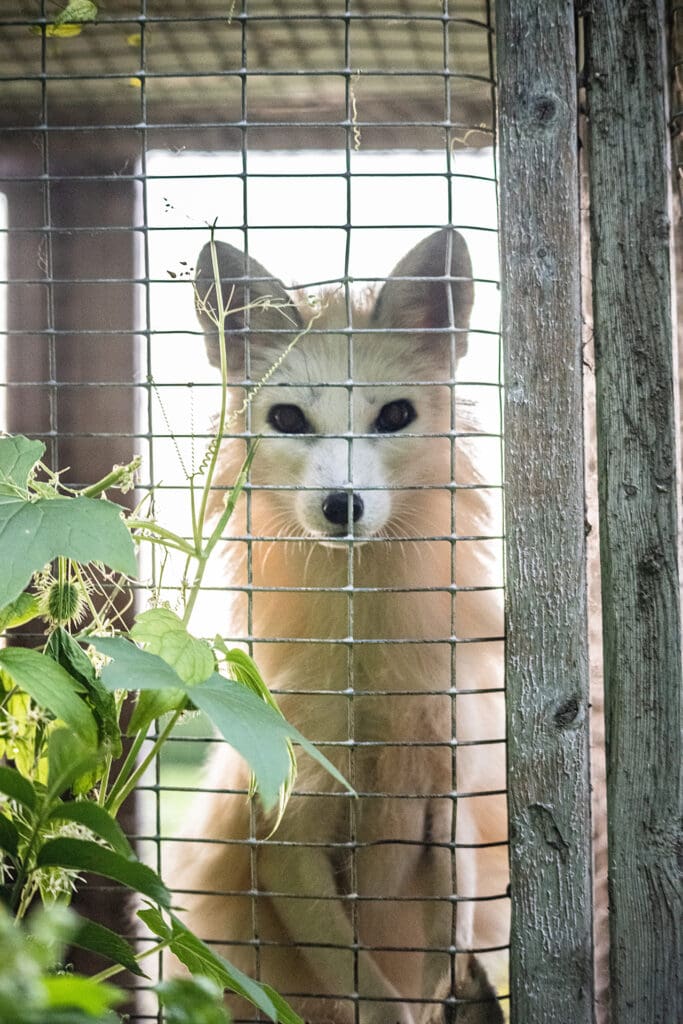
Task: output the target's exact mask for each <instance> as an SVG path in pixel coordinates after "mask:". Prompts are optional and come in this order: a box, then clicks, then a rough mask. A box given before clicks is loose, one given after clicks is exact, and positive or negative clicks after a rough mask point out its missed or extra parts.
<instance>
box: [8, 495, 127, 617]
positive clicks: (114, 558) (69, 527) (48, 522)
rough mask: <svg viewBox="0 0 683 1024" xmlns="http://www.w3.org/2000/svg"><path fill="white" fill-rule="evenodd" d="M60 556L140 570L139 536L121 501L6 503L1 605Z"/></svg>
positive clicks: (14, 500) (63, 499)
mask: <svg viewBox="0 0 683 1024" xmlns="http://www.w3.org/2000/svg"><path fill="white" fill-rule="evenodd" d="M58 555H64V556H65V557H66V558H72V559H73V560H74V561H76V562H82V563H87V562H104V563H105V565H108V566H109V567H110V568H111V569H115V570H116V571H117V572H122V573H126V574H127V575H129V576H132V575H135V573H136V572H137V563H136V560H135V549H134V545H133V540H132V538H131V535H130V532H129V530H128V529H127V527H126V525H125V523H124V522H123V519H122V517H121V508H120V507H119V506H118V505H113V504H112V503H111V502H108V501H103V500H101V499H99V498H38V499H37V500H36V501H22V500H20V499H12V500H7V501H0V564H1V565H2V569H3V571H2V576H1V577H0V608H3V607H4V606H5V605H7V604H9V603H10V601H13V600H14V599H15V598H16V597H18V596H19V594H20V593H21V592H22V590H24V589H25V587H26V586H27V584H28V582H29V580H30V579H31V576H32V575H33V573H34V572H36V571H37V570H38V569H42V568H43V566H45V565H47V563H48V562H51V561H52V559H53V558H56V557H57V556H58Z"/></svg>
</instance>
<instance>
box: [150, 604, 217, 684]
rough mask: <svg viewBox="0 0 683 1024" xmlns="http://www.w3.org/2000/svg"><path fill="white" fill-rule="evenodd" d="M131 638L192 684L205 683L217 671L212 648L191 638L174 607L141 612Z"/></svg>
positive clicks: (201, 641) (183, 679) (184, 680)
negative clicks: (172, 609) (173, 609)
mask: <svg viewBox="0 0 683 1024" xmlns="http://www.w3.org/2000/svg"><path fill="white" fill-rule="evenodd" d="M130 635H131V636H132V637H133V639H134V640H137V641H138V643H141V644H144V646H145V648H146V650H148V651H149V652H150V653H151V654H158V655H159V657H160V658H163V659H164V661H165V662H166V663H167V664H169V665H170V666H171V667H172V668H174V669H175V670H176V672H177V673H178V675H179V676H180V678H181V679H182V681H183V682H184V683H187V684H188V685H192V684H193V683H201V682H202V681H203V680H204V679H208V678H209V676H210V675H211V673H212V672H213V671H214V668H215V663H214V656H213V651H212V650H211V648H210V647H209V646H208V644H206V643H204V641H203V640H197V638H196V637H193V636H191V635H190V633H188V631H187V629H186V628H185V626H184V625H183V623H182V621H181V620H180V618H179V617H178V616H177V615H176V614H175V612H172V611H171V610H170V608H150V610H149V611H146V612H141V613H140V614H139V615H138V616H136V619H135V625H134V626H133V628H132V629H131V631H130Z"/></svg>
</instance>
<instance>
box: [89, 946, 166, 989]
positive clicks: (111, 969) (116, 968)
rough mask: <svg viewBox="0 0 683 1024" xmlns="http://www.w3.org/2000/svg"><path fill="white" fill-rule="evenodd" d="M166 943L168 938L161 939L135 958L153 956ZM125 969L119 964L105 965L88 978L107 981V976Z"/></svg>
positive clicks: (164, 947) (95, 980)
mask: <svg viewBox="0 0 683 1024" xmlns="http://www.w3.org/2000/svg"><path fill="white" fill-rule="evenodd" d="M168 944H169V940H168V939H162V941H161V942H157V943H156V945H154V946H150V947H149V949H146V950H145V951H144V953H137V954H136V956H135V959H136V960H137V961H138V962H139V961H140V960H144V959H145V957H147V956H154V954H155V953H160V952H161V950H162V949H166V948H167V946H168ZM125 969H126V968H125V967H123V966H122V965H121V964H112V966H111V967H106V968H105V969H104V970H103V971H100V972H99V973H98V974H93V975H92V976H91V978H90V980H91V981H94V982H100V981H107V980H108V979H109V978H113V977H115V975H117V974H120V973H121V971H125Z"/></svg>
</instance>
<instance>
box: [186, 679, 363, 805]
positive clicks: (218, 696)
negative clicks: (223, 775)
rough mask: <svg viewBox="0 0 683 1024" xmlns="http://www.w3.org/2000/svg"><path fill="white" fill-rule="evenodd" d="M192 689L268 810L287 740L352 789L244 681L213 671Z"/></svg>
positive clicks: (284, 764) (284, 763)
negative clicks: (246, 766) (251, 778)
mask: <svg viewBox="0 0 683 1024" xmlns="http://www.w3.org/2000/svg"><path fill="white" fill-rule="evenodd" d="M190 693H191V699H192V703H193V704H194V705H195V707H197V708H199V710H200V711H203V712H204V713H205V714H206V715H208V717H209V719H210V721H212V722H213V724H214V725H215V726H216V728H217V729H218V731H219V732H220V733H221V734H222V736H224V737H225V739H226V740H227V741H228V743H229V744H230V745H231V746H233V747H234V748H235V750H237V751H239V753H240V754H241V755H242V757H244V759H245V760H246V761H247V762H248V764H249V767H250V768H251V770H252V771H253V773H254V775H255V776H256V780H257V783H258V788H259V792H260V794H261V799H262V801H263V804H264V806H265V808H266V809H267V810H268V809H270V808H271V807H273V806H274V804H275V803H276V802H277V799H278V793H279V790H280V787H281V786H282V785H284V784H285V783H286V781H287V778H288V775H289V769H290V757H289V748H288V744H287V741H288V740H290V741H292V742H293V743H298V744H299V745H300V746H301V747H302V748H303V749H304V750H305V751H306V753H307V754H309V755H310V756H311V757H312V758H314V760H316V761H317V762H318V763H319V764H321V765H322V766H323V768H325V770H326V771H328V772H329V773H330V775H332V776H333V778H335V779H336V780H337V781H338V782H340V783H341V784H342V785H343V786H344V788H345V789H347V790H348V791H349V792H353V791H352V790H351V788H350V787H349V784H348V783H347V781H346V780H345V778H344V776H343V775H342V774H341V773H340V772H339V771H338V769H337V768H335V766H334V765H333V764H332V762H331V761H328V759H327V758H326V757H325V755H324V754H322V753H321V752H320V751H319V750H318V749H317V748H316V747H315V746H314V745H313V744H312V743H311V742H310V740H307V739H306V738H305V736H302V735H301V733H300V732H299V730H298V729H295V728H294V726H293V725H291V724H290V723H289V722H288V721H287V720H286V719H284V718H283V717H282V715H281V714H280V713H279V711H275V710H273V708H271V707H269V706H268V705H267V704H266V703H265V702H264V701H263V700H261V699H260V698H259V697H257V696H256V695H255V694H254V693H252V692H251V690H248V689H247V688H246V687H245V686H243V685H241V684H240V683H236V682H235V681H234V680H232V679H225V678H224V677H223V676H221V675H219V674H218V673H217V672H214V674H213V675H212V676H211V678H210V679H207V680H206V682H204V683H199V684H198V685H197V686H193V687H192V689H191V691H190Z"/></svg>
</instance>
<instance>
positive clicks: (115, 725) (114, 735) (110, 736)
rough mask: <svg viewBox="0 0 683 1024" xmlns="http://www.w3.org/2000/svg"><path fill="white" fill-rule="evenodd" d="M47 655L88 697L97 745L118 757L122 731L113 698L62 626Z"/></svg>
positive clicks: (52, 637) (57, 630) (49, 642)
mask: <svg viewBox="0 0 683 1024" xmlns="http://www.w3.org/2000/svg"><path fill="white" fill-rule="evenodd" d="M46 652H47V653H48V654H49V655H50V657H51V658H53V660H54V661H56V662H58V663H59V664H60V665H61V666H62V668H64V669H66V671H67V672H68V673H69V675H70V676H71V677H72V678H74V679H76V680H78V682H79V683H80V684H81V686H82V687H83V690H84V692H86V693H87V695H88V704H89V705H90V706H91V708H92V711H93V714H94V716H95V721H96V722H97V726H98V731H99V737H100V742H101V744H102V746H103V747H104V748H105V749H106V751H107V753H109V754H111V756H112V757H113V758H118V757H120V756H121V730H120V728H119V721H118V713H117V710H116V701H115V700H114V695H113V694H112V693H110V692H109V690H107V688H106V687H105V686H103V685H102V683H101V682H100V680H99V679H98V678H97V674H96V673H95V669H94V667H93V665H92V663H91V661H90V659H89V658H88V656H87V654H86V653H85V651H83V650H82V648H81V647H80V646H79V644H78V643H77V642H76V641H75V640H74V638H73V637H72V636H71V635H70V634H69V633H67V631H66V630H65V629H63V628H62V627H61V626H60V627H59V629H56V630H55V631H54V632H53V633H52V634H51V636H50V639H49V640H48V643H47V648H46Z"/></svg>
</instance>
